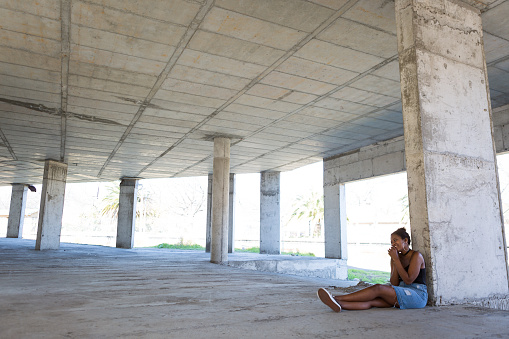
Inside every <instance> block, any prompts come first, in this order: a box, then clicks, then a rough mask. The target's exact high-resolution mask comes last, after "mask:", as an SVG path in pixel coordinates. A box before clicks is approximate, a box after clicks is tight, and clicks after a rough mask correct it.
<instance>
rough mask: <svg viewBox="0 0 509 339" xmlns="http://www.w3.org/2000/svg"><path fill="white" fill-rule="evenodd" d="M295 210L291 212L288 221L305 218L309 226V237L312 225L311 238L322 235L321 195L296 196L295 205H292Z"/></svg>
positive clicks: (314, 193)
mask: <svg viewBox="0 0 509 339" xmlns="http://www.w3.org/2000/svg"><path fill="white" fill-rule="evenodd" d="M293 205H294V207H296V209H295V210H294V211H293V213H292V216H291V217H290V220H292V219H293V218H294V217H297V219H301V218H307V219H308V221H309V225H310V230H309V235H311V225H314V226H315V227H314V230H313V236H314V237H319V236H320V235H321V233H322V224H321V221H322V220H323V213H324V212H323V195H319V194H318V193H317V192H312V193H311V196H309V197H307V198H304V197H303V196H298V197H297V199H296V201H295V203H294V204H293Z"/></svg>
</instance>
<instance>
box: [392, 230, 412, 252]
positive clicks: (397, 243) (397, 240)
mask: <svg viewBox="0 0 509 339" xmlns="http://www.w3.org/2000/svg"><path fill="white" fill-rule="evenodd" d="M407 243H408V241H407V240H406V239H405V240H403V239H402V238H401V237H400V236H399V235H397V234H391V245H392V246H393V247H396V249H397V250H398V252H401V251H403V245H407Z"/></svg>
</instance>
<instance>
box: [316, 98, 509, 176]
mask: <svg viewBox="0 0 509 339" xmlns="http://www.w3.org/2000/svg"><path fill="white" fill-rule="evenodd" d="M493 129H494V139H495V147H496V152H497V154H502V153H505V152H508V151H509V105H506V106H503V107H499V108H498V109H495V110H493ZM323 167H324V173H325V172H326V176H324V185H325V184H327V185H333V184H337V183H347V182H350V181H355V180H362V179H369V178H374V177H378V176H382V175H387V174H394V173H398V172H403V171H406V161H405V139H404V137H403V136H401V137H397V138H394V139H390V140H386V141H383V142H379V143H376V144H373V145H369V146H366V147H362V148H359V149H358V150H355V151H352V152H348V153H344V154H338V155H335V156H332V157H328V158H325V159H323Z"/></svg>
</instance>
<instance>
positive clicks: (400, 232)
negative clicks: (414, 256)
mask: <svg viewBox="0 0 509 339" xmlns="http://www.w3.org/2000/svg"><path fill="white" fill-rule="evenodd" d="M392 234H396V235H397V236H399V237H400V238H401V239H403V240H404V239H408V246H410V235H409V234H408V232H407V231H406V229H405V228H404V227H401V228H398V229H397V230H395V231H394V232H392Z"/></svg>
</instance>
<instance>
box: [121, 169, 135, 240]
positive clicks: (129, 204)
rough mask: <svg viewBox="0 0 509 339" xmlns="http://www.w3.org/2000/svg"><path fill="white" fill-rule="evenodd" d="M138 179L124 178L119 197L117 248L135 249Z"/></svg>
mask: <svg viewBox="0 0 509 339" xmlns="http://www.w3.org/2000/svg"><path fill="white" fill-rule="evenodd" d="M137 196H138V179H134V178H124V179H122V181H121V182H120V194H119V197H118V221H117V248H133V246H134V226H135V223H136V202H137V200H138V199H137Z"/></svg>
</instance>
